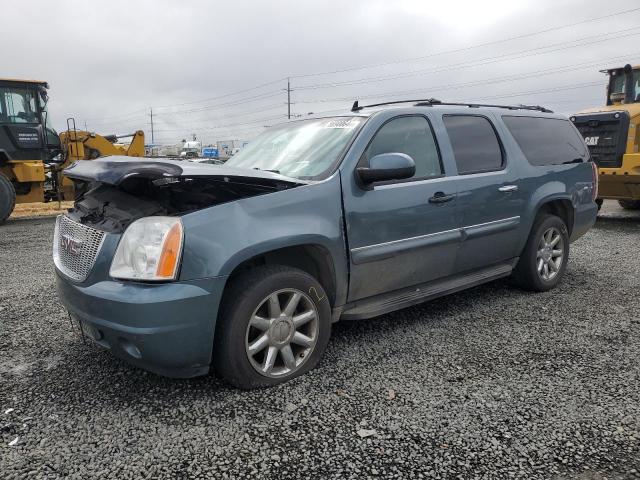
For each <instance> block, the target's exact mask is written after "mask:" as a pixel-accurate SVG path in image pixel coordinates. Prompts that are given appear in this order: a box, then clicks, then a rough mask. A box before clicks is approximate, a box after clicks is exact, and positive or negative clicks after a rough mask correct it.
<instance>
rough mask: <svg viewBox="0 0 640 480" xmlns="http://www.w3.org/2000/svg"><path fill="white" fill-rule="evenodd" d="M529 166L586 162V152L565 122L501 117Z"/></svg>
mask: <svg viewBox="0 0 640 480" xmlns="http://www.w3.org/2000/svg"><path fill="white" fill-rule="evenodd" d="M502 120H503V121H504V123H505V125H506V126H507V128H508V129H509V131H510V132H511V135H513V138H515V140H516V142H517V143H518V146H519V147H520V150H522V153H524V156H525V157H527V160H528V161H529V163H530V164H531V165H537V166H542V165H561V164H563V163H573V162H576V161H578V162H586V161H588V160H589V152H588V150H587V147H585V145H584V141H583V140H582V137H581V136H580V135H579V134H578V132H577V131H576V129H575V127H574V126H573V125H572V124H571V123H570V122H569V120H563V119H560V118H544V117H514V116H510V115H509V116H507V115H505V116H504V117H502Z"/></svg>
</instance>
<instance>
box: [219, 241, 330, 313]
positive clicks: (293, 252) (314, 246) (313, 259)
mask: <svg viewBox="0 0 640 480" xmlns="http://www.w3.org/2000/svg"><path fill="white" fill-rule="evenodd" d="M259 265H283V266H287V267H292V268H297V269H299V270H302V271H304V272H306V273H308V274H309V275H311V276H312V277H314V278H315V279H316V280H317V281H318V283H320V285H322V288H323V289H324V291H325V292H326V294H327V298H328V299H329V302H330V305H332V306H333V305H335V304H336V299H337V298H338V296H339V292H338V285H337V278H336V268H335V264H334V262H333V257H332V255H331V253H330V251H329V249H328V248H326V247H325V246H324V245H321V244H319V243H301V244H297V245H291V246H287V247H282V248H276V249H270V250H265V251H262V252H260V253H256V254H254V255H252V256H251V257H249V258H246V259H244V260H242V261H241V262H239V263H238V264H237V265H235V266H234V267H233V268H232V269H231V272H230V274H229V278H228V280H227V286H228V285H229V284H230V283H231V281H232V280H233V279H234V278H235V277H236V276H238V275H239V274H241V273H243V272H246V271H247V270H249V269H251V268H253V267H256V266H259ZM225 290H226V287H225ZM223 295H224V294H223Z"/></svg>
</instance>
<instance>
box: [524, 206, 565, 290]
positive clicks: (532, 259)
mask: <svg viewBox="0 0 640 480" xmlns="http://www.w3.org/2000/svg"><path fill="white" fill-rule="evenodd" d="M568 260H569V232H568V230H567V226H566V225H565V223H564V222H563V221H562V219H561V218H559V217H557V216H555V215H550V214H542V215H539V216H538V217H537V218H536V220H535V222H534V224H533V228H532V229H531V234H530V235H529V239H528V240H527V244H526V245H525V247H524V250H523V252H522V255H521V256H520V260H519V261H518V265H517V266H516V268H515V270H514V275H513V276H514V279H515V280H516V283H518V285H520V286H521V287H522V288H524V289H526V290H531V291H536V292H544V291H547V290H550V289H552V288H554V287H555V286H556V285H558V283H560V281H561V280H562V277H563V276H564V272H565V270H566V268H567V261H568Z"/></svg>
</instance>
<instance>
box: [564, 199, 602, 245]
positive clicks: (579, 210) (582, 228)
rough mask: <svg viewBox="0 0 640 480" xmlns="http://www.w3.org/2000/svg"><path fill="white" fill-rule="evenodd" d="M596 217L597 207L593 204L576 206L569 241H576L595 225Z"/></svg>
mask: <svg viewBox="0 0 640 480" xmlns="http://www.w3.org/2000/svg"><path fill="white" fill-rule="evenodd" d="M597 216H598V205H596V203H595V202H589V203H587V204H578V205H576V207H575V211H574V216H573V229H572V230H571V239H570V240H571V241H572V242H573V241H574V240H577V239H578V238H580V237H581V236H583V235H584V234H585V233H587V232H588V231H589V230H590V229H591V227H593V225H594V224H595V223H596V218H597Z"/></svg>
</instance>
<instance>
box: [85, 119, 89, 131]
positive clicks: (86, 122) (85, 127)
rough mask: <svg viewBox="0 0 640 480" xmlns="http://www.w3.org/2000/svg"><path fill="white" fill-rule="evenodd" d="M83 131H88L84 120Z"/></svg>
mask: <svg viewBox="0 0 640 480" xmlns="http://www.w3.org/2000/svg"><path fill="white" fill-rule="evenodd" d="M84 131H85V132H88V131H89V130H87V121H86V120H85V121H84Z"/></svg>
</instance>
